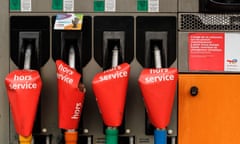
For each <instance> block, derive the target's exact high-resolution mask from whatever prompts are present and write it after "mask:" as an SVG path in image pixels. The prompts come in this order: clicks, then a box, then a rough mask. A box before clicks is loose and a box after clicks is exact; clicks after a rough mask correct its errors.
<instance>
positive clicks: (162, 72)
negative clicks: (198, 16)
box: [137, 17, 177, 144]
mask: <svg viewBox="0 0 240 144" xmlns="http://www.w3.org/2000/svg"><path fill="white" fill-rule="evenodd" d="M175 22H176V21H175V18H174V17H138V18H137V59H138V61H139V62H140V64H141V65H142V66H143V67H144V69H143V70H142V72H141V74H140V76H139V79H138V83H139V86H140V89H141V93H142V96H143V99H144V102H145V106H146V111H147V117H146V134H154V143H155V144H160V143H161V144H164V143H165V144H166V143H167V127H171V126H170V121H171V116H172V115H174V114H172V113H171V112H172V108H173V107H174V97H175V94H176V83H177V69H176V68H173V65H174V61H175V60H176V41H175V40H176V26H175ZM150 25H151V26H150ZM169 67H170V68H169ZM171 142H172V143H175V137H172V138H171Z"/></svg>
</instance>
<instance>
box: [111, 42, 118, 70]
mask: <svg viewBox="0 0 240 144" xmlns="http://www.w3.org/2000/svg"><path fill="white" fill-rule="evenodd" d="M118 53H119V50H118V47H117V46H115V47H114V48H113V50H112V67H113V68H114V67H116V66H117V65H118Z"/></svg>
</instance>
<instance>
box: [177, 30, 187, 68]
mask: <svg viewBox="0 0 240 144" xmlns="http://www.w3.org/2000/svg"><path fill="white" fill-rule="evenodd" d="M178 70H179V72H187V71H188V33H187V32H179V33H178Z"/></svg>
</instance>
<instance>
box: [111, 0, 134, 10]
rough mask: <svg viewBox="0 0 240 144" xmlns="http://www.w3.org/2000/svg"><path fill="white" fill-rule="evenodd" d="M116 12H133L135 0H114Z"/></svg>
mask: <svg viewBox="0 0 240 144" xmlns="http://www.w3.org/2000/svg"><path fill="white" fill-rule="evenodd" d="M116 11H117V12H135V11H137V4H136V0H116Z"/></svg>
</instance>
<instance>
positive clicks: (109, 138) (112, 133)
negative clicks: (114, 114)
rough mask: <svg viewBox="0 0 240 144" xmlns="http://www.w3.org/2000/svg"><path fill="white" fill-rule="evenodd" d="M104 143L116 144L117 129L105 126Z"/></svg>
mask: <svg viewBox="0 0 240 144" xmlns="http://www.w3.org/2000/svg"><path fill="white" fill-rule="evenodd" d="M106 144H118V129H117V128H115V127H114V128H112V127H107V128H106Z"/></svg>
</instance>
